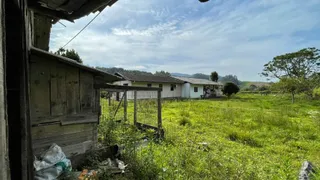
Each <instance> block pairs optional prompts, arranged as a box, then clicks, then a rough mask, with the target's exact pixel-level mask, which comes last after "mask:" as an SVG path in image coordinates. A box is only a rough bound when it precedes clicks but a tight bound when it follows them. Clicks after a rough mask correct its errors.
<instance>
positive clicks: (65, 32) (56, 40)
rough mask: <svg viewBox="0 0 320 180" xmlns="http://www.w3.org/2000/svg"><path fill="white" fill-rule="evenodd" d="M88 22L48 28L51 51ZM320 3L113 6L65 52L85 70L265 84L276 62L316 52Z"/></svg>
mask: <svg viewBox="0 0 320 180" xmlns="http://www.w3.org/2000/svg"><path fill="white" fill-rule="evenodd" d="M93 17H94V14H90V15H89V16H86V17H84V18H81V19H79V20H77V21H76V22H75V23H69V22H66V21H61V22H62V23H63V24H65V25H66V26H67V27H63V26H62V25H61V24H59V23H57V24H55V25H54V26H53V28H52V33H51V41H50V50H52V51H55V50H57V49H58V48H59V47H61V46H63V45H64V44H65V43H66V42H68V40H69V39H70V38H72V37H73V36H74V35H75V34H76V33H77V32H78V31H79V30H80V29H81V28H82V27H84V26H85V25H86V24H87V22H89V21H90V20H91V19H92V18H93ZM319 17H320V1H319V0H210V1H209V2H207V3H200V2H199V1H198V0H179V1H173V0H148V1H146V0H134V1H132V0H118V2H116V3H115V4H114V5H113V6H112V7H108V8H106V9H105V10H104V11H103V12H102V13H101V14H100V15H99V16H98V17H97V19H96V20H95V21H93V23H92V24H91V25H90V26H89V27H88V28H86V29H85V30H84V31H83V32H82V33H81V34H80V35H79V36H78V37H77V38H76V39H74V40H73V41H72V42H71V43H70V44H69V45H68V46H67V47H66V48H74V49H75V50H76V51H78V52H79V54H80V56H81V57H82V59H83V61H84V64H86V65H90V66H104V67H123V68H126V69H136V70H144V71H150V72H155V71H159V70H165V71H169V72H180V73H189V74H193V73H199V72H200V73H206V74H209V73H210V72H212V71H217V72H218V73H219V74H220V75H226V74H234V75H237V76H238V78H239V79H240V80H251V81H260V80H265V78H263V77H261V76H260V75H259V74H258V73H261V71H262V69H263V65H264V64H265V63H267V62H268V61H270V60H272V58H273V57H274V56H276V55H279V54H283V53H286V52H292V51H296V50H299V49H301V48H305V47H317V48H320V18H319Z"/></svg>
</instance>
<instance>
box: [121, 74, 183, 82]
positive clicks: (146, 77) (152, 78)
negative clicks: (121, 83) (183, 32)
mask: <svg viewBox="0 0 320 180" xmlns="http://www.w3.org/2000/svg"><path fill="white" fill-rule="evenodd" d="M116 75H119V76H121V77H123V78H124V79H126V80H129V81H136V82H157V83H175V84H183V83H184V82H183V81H181V80H179V79H176V78H173V77H171V76H156V75H153V74H151V73H150V74H135V73H130V72H121V73H116Z"/></svg>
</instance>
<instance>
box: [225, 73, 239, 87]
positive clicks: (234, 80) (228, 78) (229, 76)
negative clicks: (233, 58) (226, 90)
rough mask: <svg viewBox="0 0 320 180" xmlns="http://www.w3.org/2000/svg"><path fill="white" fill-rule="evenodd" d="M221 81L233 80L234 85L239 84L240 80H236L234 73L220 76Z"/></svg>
mask: <svg viewBox="0 0 320 180" xmlns="http://www.w3.org/2000/svg"><path fill="white" fill-rule="evenodd" d="M220 81H221V82H233V83H234V84H236V85H240V84H241V81H239V80H238V77H237V76H236V75H231V74H230V75H226V76H224V77H222V78H220Z"/></svg>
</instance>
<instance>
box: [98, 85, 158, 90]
mask: <svg viewBox="0 0 320 180" xmlns="http://www.w3.org/2000/svg"><path fill="white" fill-rule="evenodd" d="M94 88H96V89H108V90H110V91H111V90H114V91H116V90H123V91H125V90H126V91H134V90H137V91H161V90H162V88H154V87H140V86H120V85H111V84H95V85H94Z"/></svg>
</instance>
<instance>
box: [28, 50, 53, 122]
mask: <svg viewBox="0 0 320 180" xmlns="http://www.w3.org/2000/svg"><path fill="white" fill-rule="evenodd" d="M31 58H32V63H31V65H30V66H31V67H30V68H31V71H30V72H31V73H30V113H31V114H30V116H31V121H32V122H36V121H38V119H42V118H44V117H48V116H50V90H49V89H50V88H49V87H50V86H49V79H50V71H49V68H48V65H47V64H46V63H45V62H44V61H42V60H40V59H39V58H38V57H36V56H32V57H31Z"/></svg>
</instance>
